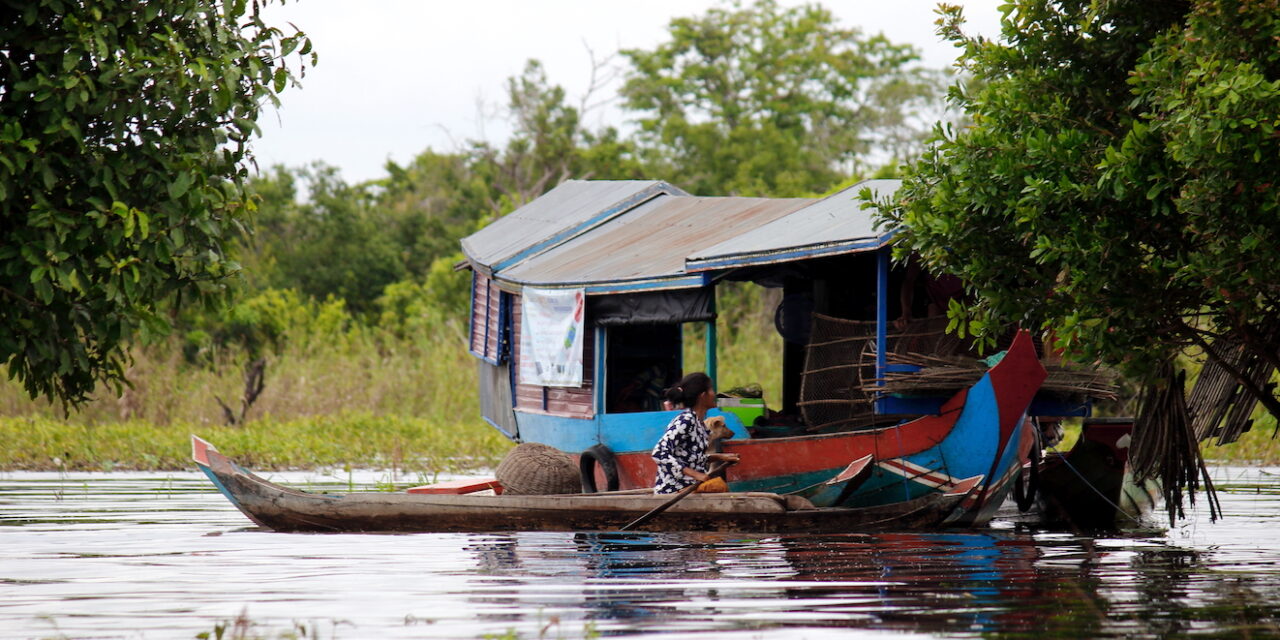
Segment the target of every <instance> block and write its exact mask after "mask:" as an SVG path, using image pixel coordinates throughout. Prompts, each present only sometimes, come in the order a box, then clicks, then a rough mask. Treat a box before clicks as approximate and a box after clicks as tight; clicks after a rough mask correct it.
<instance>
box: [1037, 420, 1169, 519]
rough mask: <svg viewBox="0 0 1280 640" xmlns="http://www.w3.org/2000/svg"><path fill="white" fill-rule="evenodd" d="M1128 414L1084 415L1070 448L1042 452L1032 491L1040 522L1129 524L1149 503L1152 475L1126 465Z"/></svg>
mask: <svg viewBox="0 0 1280 640" xmlns="http://www.w3.org/2000/svg"><path fill="white" fill-rule="evenodd" d="M1132 431H1133V419H1132V418H1086V419H1085V420H1084V424H1083V427H1082V430H1081V432H1080V438H1079V439H1078V440H1077V441H1076V443H1075V445H1074V446H1073V447H1072V448H1071V450H1070V451H1068V452H1066V453H1060V454H1050V455H1048V456H1045V458H1044V460H1043V461H1042V462H1041V463H1040V469H1039V479H1038V484H1039V486H1038V488H1037V492H1038V494H1039V496H1038V498H1039V499H1038V502H1039V508H1040V514H1039V516H1040V517H1039V521H1038V523H1039V524H1041V525H1043V526H1054V527H1069V528H1072V529H1078V530H1084V531H1097V530H1113V529H1123V528H1131V527H1133V526H1135V525H1138V524H1141V521H1142V517H1143V516H1145V515H1147V514H1149V513H1150V512H1151V511H1152V509H1154V507H1155V505H1156V503H1157V502H1158V500H1159V496H1160V487H1159V484H1158V483H1156V482H1155V481H1154V480H1141V481H1140V480H1137V479H1135V478H1134V477H1133V474H1132V472H1131V470H1130V469H1129V464H1128V463H1129V442H1130V440H1131V434H1132Z"/></svg>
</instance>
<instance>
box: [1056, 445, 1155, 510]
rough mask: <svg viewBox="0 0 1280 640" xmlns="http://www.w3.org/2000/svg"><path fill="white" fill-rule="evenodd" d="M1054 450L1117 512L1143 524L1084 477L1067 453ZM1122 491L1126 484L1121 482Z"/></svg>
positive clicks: (1073, 471) (1085, 483)
mask: <svg viewBox="0 0 1280 640" xmlns="http://www.w3.org/2000/svg"><path fill="white" fill-rule="evenodd" d="M1053 452H1054V453H1057V454H1058V455H1059V456H1061V458H1060V459H1061V460H1062V464H1065V465H1067V468H1068V469H1070V470H1071V472H1072V473H1074V474H1076V475H1077V476H1079V478H1080V481H1081V482H1083V483H1084V485H1085V486H1086V487H1089V488H1090V489H1092V490H1093V492H1094V493H1096V494H1098V497H1099V498H1102V500H1103V502H1106V503H1107V504H1109V505H1111V506H1112V507H1113V508H1114V509H1115V510H1116V513H1119V514H1123V515H1124V517H1126V518H1128V519H1130V520H1132V521H1133V523H1134V524H1138V525H1140V524H1142V521H1141V520H1139V519H1137V518H1135V517H1133V516H1131V515H1129V514H1128V513H1125V511H1124V509H1122V508H1120V505H1118V504H1116V503H1114V502H1112V501H1111V498H1108V497H1107V494H1105V493H1103V492H1102V491H1100V490H1099V489H1098V488H1097V487H1095V486H1093V483H1092V482H1089V479H1088V478H1086V477H1084V474H1083V473H1080V471H1079V470H1078V469H1076V468H1075V466H1074V465H1072V464H1071V461H1070V460H1068V459H1067V456H1066V455H1064V454H1062V453H1061V452H1059V451H1058V450H1057V449H1054V450H1053ZM1120 491H1121V492H1123V491H1124V484H1123V483H1121V485H1120Z"/></svg>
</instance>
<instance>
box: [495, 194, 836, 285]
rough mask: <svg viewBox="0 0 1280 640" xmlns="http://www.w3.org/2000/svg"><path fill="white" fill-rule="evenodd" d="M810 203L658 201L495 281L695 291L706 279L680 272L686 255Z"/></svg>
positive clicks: (795, 200)
mask: <svg viewBox="0 0 1280 640" xmlns="http://www.w3.org/2000/svg"><path fill="white" fill-rule="evenodd" d="M812 204H814V201H813V200H812V199H808V198H791V199H771V198H703V197H693V196H659V197H657V198H655V199H653V200H650V201H649V202H646V203H644V204H642V205H640V206H638V207H635V208H633V209H631V210H630V211H627V212H626V213H623V214H622V215H619V216H617V217H615V218H613V219H612V220H610V221H609V223H608V224H605V225H601V226H598V227H596V228H595V229H593V230H591V231H588V232H586V233H583V234H581V235H579V236H577V237H576V238H574V239H572V240H569V241H567V242H564V243H562V244H560V245H559V246H556V247H554V248H551V249H548V250H547V251H545V252H543V253H542V254H540V255H538V256H535V257H532V258H530V259H528V260H525V261H523V262H521V263H520V264H518V265H515V266H512V267H510V268H508V269H505V270H502V271H501V272H500V273H498V274H497V277H498V278H499V279H500V280H505V281H508V282H512V283H515V284H519V285H527V286H586V287H587V288H588V291H590V292H593V293H604V292H606V291H621V290H628V289H632V288H640V287H666V288H676V287H688V286H700V285H701V284H703V283H705V278H704V277H701V276H696V277H694V278H690V277H689V274H688V273H687V272H686V271H685V259H686V258H687V257H688V256H689V255H690V254H691V253H694V252H698V251H700V250H702V249H703V248H704V247H707V246H711V245H716V244H719V243H722V242H724V241H726V240H729V239H730V238H735V237H738V236H741V235H743V234H745V233H747V232H750V231H752V230H754V229H757V228H759V227H761V226H762V225H768V224H769V223H771V222H773V221H775V220H778V219H779V218H783V217H784V216H787V215H788V214H792V213H794V212H796V211H798V210H800V209H801V208H803V207H805V206H806V205H812ZM590 285H596V286H594V287H592V286H590Z"/></svg>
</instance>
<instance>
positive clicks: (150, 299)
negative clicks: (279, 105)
mask: <svg viewBox="0 0 1280 640" xmlns="http://www.w3.org/2000/svg"><path fill="white" fill-rule="evenodd" d="M260 4H261V3H260V2H254V3H253V4H252V5H251V6H250V5H249V4H248V3H247V2H245V0H227V1H214V0H206V1H199V0H156V1H153V2H146V3H135V2H127V1H120V0H89V1H86V2H63V1H61V0H37V1H34V2H25V3H6V5H7V6H8V8H7V9H5V10H4V11H2V12H0V69H2V70H3V71H2V72H0V234H2V235H0V238H2V240H0V300H2V302H0V361H2V362H4V363H6V364H7V366H8V370H9V375H10V376H11V377H14V376H16V377H17V378H19V379H21V381H22V383H23V384H24V386H25V388H26V390H27V392H28V393H30V394H31V395H32V396H33V397H37V396H45V397H48V398H50V399H59V400H61V401H63V402H64V403H70V404H76V403H79V402H81V401H83V400H84V399H85V398H86V396H87V394H88V393H90V392H91V391H92V390H93V389H94V387H95V385H96V383H97V382H99V381H105V382H110V383H114V384H115V385H116V387H117V389H118V388H119V385H120V383H121V382H122V381H123V379H124V378H123V366H124V364H125V362H126V361H127V353H126V351H125V349H124V347H123V345H124V343H125V342H126V341H127V340H129V339H130V338H131V337H134V336H138V337H141V338H143V339H146V338H148V337H150V336H153V335H155V334H159V333H163V332H165V331H166V330H167V327H168V319H167V317H166V312H167V311H169V310H171V309H174V308H176V307H177V306H179V305H180V304H183V303H187V302H209V301H213V300H215V299H217V298H218V297H220V296H221V295H222V294H223V293H224V292H225V290H226V281H227V279H228V278H229V277H230V276H231V275H232V274H234V273H235V272H236V270H237V265H236V264H235V263H234V262H232V261H230V260H228V259H227V258H226V256H225V254H224V253H223V243H224V242H225V240H226V239H227V237H228V235H229V234H230V233H231V232H232V231H233V230H237V229H239V228H240V227H241V225H242V224H243V222H244V220H245V206H244V205H243V198H242V187H243V185H244V182H245V179H246V176H247V173H246V168H245V164H246V161H247V160H248V159H249V151H248V147H247V143H248V141H249V138H250V136H251V135H253V134H254V133H255V132H256V131H257V125H256V124H255V121H256V119H257V117H258V114H259V111H260V110H261V109H262V108H263V107H264V106H265V105H266V104H270V103H275V101H276V94H277V93H278V92H280V91H281V90H283V89H284V88H285V87H286V86H287V85H288V84H289V83H290V82H291V81H293V80H294V79H295V73H296V72H299V71H301V70H302V69H303V65H305V63H306V61H308V60H309V61H310V62H311V63H312V64H314V62H315V56H314V54H312V53H311V45H310V42H309V40H307V38H306V36H305V35H304V34H302V33H301V32H296V31H295V32H294V33H293V34H290V35H286V34H285V33H283V32H282V31H280V30H279V29H276V28H274V27H271V26H269V25H267V24H265V23H264V22H263V21H262V19H261V18H260V16H259V6H260ZM295 56H296V58H297V59H298V66H296V67H293V68H291V67H290V66H289V65H288V64H287V60H288V59H293V58H294V57H295Z"/></svg>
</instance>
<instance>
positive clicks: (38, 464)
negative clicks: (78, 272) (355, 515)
mask: <svg viewBox="0 0 1280 640" xmlns="http://www.w3.org/2000/svg"><path fill="white" fill-rule="evenodd" d="M192 433H195V434H196V435H199V436H201V437H203V438H205V439H207V440H209V441H211V442H213V443H214V444H216V445H217V447H218V450H219V451H222V452H223V453H226V454H227V455H230V456H233V457H235V458H236V459H237V461H239V462H242V463H244V464H246V465H247V466H249V467H252V468H254V469H261V470H272V469H275V470H278V469H303V468H306V469H310V468H318V467H346V466H350V467H356V468H374V469H392V468H394V469H402V470H405V471H410V472H420V473H423V474H428V475H430V474H434V473H439V472H456V471H465V470H469V469H475V468H483V467H493V466H495V465H496V464H497V462H498V460H500V459H501V457H502V455H503V454H504V453H505V451H506V450H507V449H508V448H509V447H510V444H509V443H508V442H507V440H506V438H504V437H502V436H501V435H500V434H498V433H497V431H495V430H493V429H492V428H490V427H488V426H487V425H476V424H475V423H474V422H472V423H469V424H468V423H461V422H459V423H441V422H437V421H435V420H431V419H427V418H411V417H402V416H374V415H371V414H359V413H355V414H340V415H333V416H319V417H313V418H298V419H294V420H283V421H278V420H272V419H262V420H255V421H253V422H250V423H249V424H247V425H245V426H243V427H227V426H221V425H203V426H200V425H183V424H169V425H155V424H151V423H147V422H142V421H138V420H130V421H125V422H108V423H101V424H72V423H68V422H65V421H61V420H50V419H47V418H3V419H0V441H2V442H4V443H5V446H4V447H2V448H0V469H4V470H64V469H65V470H79V471H110V470H120V469H148V470H173V469H192V468H194V465H193V463H192V462H191V457H190V456H191V453H190V452H191V445H190V442H189V436H190V434H192Z"/></svg>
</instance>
